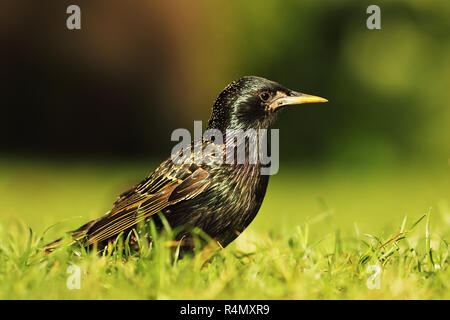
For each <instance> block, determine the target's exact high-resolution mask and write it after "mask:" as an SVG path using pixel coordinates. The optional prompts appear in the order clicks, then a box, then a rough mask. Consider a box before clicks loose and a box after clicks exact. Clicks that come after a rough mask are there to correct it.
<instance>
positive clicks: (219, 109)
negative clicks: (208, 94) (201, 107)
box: [208, 76, 328, 131]
mask: <svg viewBox="0 0 450 320" xmlns="http://www.w3.org/2000/svg"><path fill="white" fill-rule="evenodd" d="M327 101H328V100H326V99H324V98H320V97H316V96H311V95H308V94H304V93H300V92H296V91H293V90H290V89H288V88H285V87H283V86H282V85H280V84H278V83H276V82H273V81H270V80H267V79H264V78H260V77H254V76H248V77H242V78H240V79H238V80H236V81H233V82H232V83H230V84H229V85H228V86H227V87H226V88H225V89H224V90H223V91H222V92H221V93H220V94H219V96H218V97H217V99H216V101H215V103H214V106H213V111H212V115H211V118H210V120H209V124H208V128H209V129H219V130H221V131H224V130H226V129H243V130H247V129H267V128H269V127H270V125H271V124H272V123H273V121H274V120H275V118H276V115H277V114H278V112H279V111H280V110H282V109H284V108H285V107H286V106H289V105H297V104H303V103H317V102H327Z"/></svg>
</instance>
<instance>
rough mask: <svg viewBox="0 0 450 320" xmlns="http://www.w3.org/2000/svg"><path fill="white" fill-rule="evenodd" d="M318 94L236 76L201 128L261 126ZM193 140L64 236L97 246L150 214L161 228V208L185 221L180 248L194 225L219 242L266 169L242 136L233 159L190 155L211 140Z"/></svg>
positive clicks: (174, 222) (250, 202)
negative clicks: (182, 155) (180, 156)
mask: <svg viewBox="0 0 450 320" xmlns="http://www.w3.org/2000/svg"><path fill="white" fill-rule="evenodd" d="M326 101H327V100H326V99H324V98H320V97H315V96H311V95H307V94H303V93H299V92H296V91H293V90H290V89H287V88H285V87H283V86H282V85H280V84H278V83H276V82H273V81H270V80H267V79H264V78H260V77H254V76H248V77H242V78H240V79H238V80H236V81H234V82H232V83H231V84H229V85H228V86H227V87H226V88H225V89H224V90H223V91H222V92H221V93H220V94H219V96H218V97H217V99H216V101H215V103H214V105H213V108H212V115H211V118H210V119H209V122H208V128H207V129H216V130H219V131H220V132H221V133H223V134H224V135H226V132H227V130H229V129H234V130H248V129H255V130H259V129H269V128H270V126H271V124H272V123H273V122H274V120H275V118H276V115H277V114H278V112H279V111H280V110H282V109H284V107H285V106H288V105H295V104H303V103H314V102H326ZM197 143H200V145H201V148H200V149H199V148H197V149H196V148H195V147H194V148H193V149H194V152H191V154H190V156H189V157H188V158H189V161H183V162H176V161H174V159H173V157H171V158H169V159H167V160H166V161H164V162H163V163H161V164H160V165H159V167H158V168H156V170H155V171H153V173H151V174H150V175H149V176H148V178H146V179H145V180H143V181H142V182H140V183H139V184H137V185H136V186H134V187H133V188H131V189H130V190H128V191H126V192H124V193H122V194H121V195H120V196H119V197H118V199H117V201H116V202H115V203H114V205H113V208H112V209H111V210H110V211H109V212H107V213H106V214H105V215H104V216H102V217H100V218H98V219H95V220H93V221H90V222H88V223H86V224H85V225H83V226H81V227H80V228H78V229H77V230H75V231H73V232H71V233H70V235H71V237H72V238H74V239H78V240H79V239H81V240H80V241H81V243H82V245H84V246H85V247H88V246H96V247H97V248H100V249H101V248H104V247H105V246H106V245H108V243H110V242H111V241H114V240H115V239H116V238H117V236H118V235H119V234H129V233H130V232H131V231H133V229H135V228H137V226H138V225H141V224H142V223H144V224H145V223H149V221H150V220H153V222H154V223H155V226H156V227H157V228H158V229H160V228H162V227H163V226H162V222H161V219H160V218H161V214H162V216H163V217H164V218H165V219H166V220H167V222H168V223H169V225H170V226H171V227H172V228H176V227H181V226H183V227H185V230H186V231H183V232H180V234H178V235H177V240H182V243H183V244H182V246H183V248H187V249H188V250H189V249H191V248H192V247H193V245H192V243H193V241H192V234H191V233H190V232H189V230H193V229H194V228H196V229H201V230H202V231H203V232H205V233H206V234H207V235H208V236H209V237H210V238H211V239H213V240H215V241H216V242H217V243H218V244H219V245H220V246H221V247H225V246H227V245H228V244H229V243H230V242H232V241H233V240H234V239H235V238H236V237H237V236H238V235H239V234H240V233H241V232H243V231H244V230H245V228H246V227H247V226H248V225H249V224H250V223H251V221H252V220H253V219H254V218H255V216H256V214H257V213H258V211H259V208H260V207H261V204H262V202H263V199H264V196H265V193H266V189H267V184H268V182H269V175H264V174H261V170H260V169H261V167H262V166H263V165H262V163H261V162H260V161H259V160H257V161H253V162H252V161H250V160H249V159H250V152H251V151H250V149H251V148H249V146H248V143H249V141H248V140H246V148H245V149H244V150H245V157H244V161H243V162H240V163H238V162H234V163H224V162H221V163H220V162H212V161H210V162H207V161H206V162H205V161H203V162H199V161H193V159H194V158H195V156H198V155H196V154H195V152H198V150H200V152H201V151H202V150H203V149H202V148H204V147H205V146H206V145H208V143H209V144H210V143H211V141H209V142H206V141H203V140H202V141H200V142H198V141H197ZM194 145H195V142H192V146H194ZM234 147H236V148H237V147H238V146H237V145H235V146H234ZM223 148H224V149H225V146H223ZM196 150H197V151H196ZM157 213H160V214H157ZM59 243H60V240H57V241H55V242H53V243H50V244H48V245H47V246H46V247H45V251H46V252H50V251H52V250H53V249H54V248H56V247H57V246H58V244H59Z"/></svg>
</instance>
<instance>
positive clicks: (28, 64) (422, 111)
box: [0, 0, 450, 164]
mask: <svg viewBox="0 0 450 320" xmlns="http://www.w3.org/2000/svg"><path fill="white" fill-rule="evenodd" d="M70 4H78V5H79V6H80V7H81V12H82V15H81V19H82V29H81V30H79V31H70V30H68V29H67V28H66V19H67V17H68V14H66V8H67V6H68V5H70ZM369 4H373V3H369V2H367V1H217V2H215V1H214V2H210V1H138V2H128V1H103V0H102V1H100V0H99V1H45V2H38V1H6V2H5V1H4V2H3V3H2V10H1V12H0V41H1V42H0V43H1V44H2V45H1V56H0V57H1V64H2V96H1V110H2V116H1V120H0V153H1V154H2V155H3V156H5V155H6V156H8V155H11V156H15V155H20V156H26V157H28V156H34V157H52V158H53V157H71V158H82V159H90V158H96V157H100V158H103V157H109V158H120V159H122V158H148V157H151V158H155V159H160V160H161V158H164V157H167V156H168V155H169V153H170V148H171V147H172V146H173V145H174V142H171V141H170V134H171V132H172V131H173V130H174V129H176V128H179V127H184V128H188V129H190V130H193V121H194V120H203V121H204V124H206V121H207V119H208V117H209V113H210V110H211V106H212V103H213V101H214V99H215V98H216V96H217V95H218V93H219V92H220V91H221V90H222V89H223V88H224V87H225V86H226V85H227V84H228V83H229V82H231V81H232V80H234V79H236V78H239V77H241V76H244V75H258V76H263V77H266V78H269V79H272V80H275V81H277V82H280V83H282V84H284V85H286V86H287V87H289V88H292V89H295V90H298V91H302V92H305V93H309V94H314V95H319V96H323V97H326V98H328V99H329V101H330V102H329V103H328V104H320V105H305V106H302V107H297V108H296V110H290V112H289V113H284V114H282V115H281V116H280V119H279V121H278V122H277V123H276V127H277V128H280V129H281V132H280V139H281V149H282V150H281V152H280V153H281V157H282V159H293V160H294V161H304V162H307V163H323V162H324V161H327V160H329V159H332V160H333V161H339V160H341V161H342V162H344V163H347V162H348V163H351V164H356V163H364V162H369V163H370V162H374V161H375V162H378V161H380V162H399V161H400V162H401V161H412V159H416V160H419V161H421V160H423V159H424V158H425V159H429V158H438V159H440V160H443V159H446V157H448V151H449V150H448V146H449V143H450V139H449V125H450V111H449V108H448V101H449V100H450V96H449V95H450V94H449V91H448V88H449V87H450V80H449V79H450V61H449V60H450V41H449V39H450V37H449V36H450V32H449V30H450V28H449V19H448V14H449V12H450V10H449V2H448V1H433V2H423V3H420V2H417V1H396V2H393V1H392V2H386V3H385V2H382V3H379V5H380V6H381V8H382V9H381V10H382V11H381V15H382V29H381V30H368V29H367V28H366V19H367V17H368V15H367V14H366V8H367V6H368V5H369ZM288 114H289V115H288Z"/></svg>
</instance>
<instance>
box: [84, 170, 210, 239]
mask: <svg viewBox="0 0 450 320" xmlns="http://www.w3.org/2000/svg"><path fill="white" fill-rule="evenodd" d="M194 169H195V170H194ZM170 171H171V172H170V174H169V173H168V172H167V171H163V172H158V170H157V171H155V172H154V174H153V175H151V176H150V177H149V178H148V179H146V180H144V181H143V182H142V183H140V184H139V185H137V186H136V187H135V188H133V189H130V190H129V191H127V192H125V193H123V194H121V195H120V196H119V199H118V200H117V201H116V203H115V204H114V207H113V209H112V210H111V211H110V212H109V213H108V214H106V215H105V216H104V217H102V218H99V219H97V220H95V223H94V224H90V225H89V228H87V229H85V230H83V231H85V232H82V233H80V232H79V231H81V230H77V231H78V234H82V235H84V236H87V241H86V242H85V245H86V246H87V245H91V244H93V243H96V242H100V241H103V240H106V239H108V238H110V237H112V236H114V235H117V234H119V233H120V232H122V231H124V230H126V229H128V228H130V227H132V226H134V225H136V224H137V223H139V222H140V221H142V220H144V219H145V218H147V217H149V216H151V215H153V214H155V213H157V212H159V211H161V210H162V209H164V208H165V207H167V206H170V205H172V204H174V203H177V202H179V201H182V200H185V199H190V198H193V197H195V196H197V195H198V194H200V193H201V192H203V191H204V190H205V189H206V188H207V187H208V185H209V181H208V180H207V179H206V178H207V177H208V175H209V173H208V171H206V170H205V169H202V168H201V167H198V166H195V168H192V166H191V167H189V166H182V167H176V168H172V170H170ZM179 177H182V179H181V178H179Z"/></svg>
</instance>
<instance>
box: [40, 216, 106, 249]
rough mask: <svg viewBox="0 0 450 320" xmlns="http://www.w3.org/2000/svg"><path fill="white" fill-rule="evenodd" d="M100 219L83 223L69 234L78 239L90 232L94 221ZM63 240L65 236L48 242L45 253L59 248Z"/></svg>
mask: <svg viewBox="0 0 450 320" xmlns="http://www.w3.org/2000/svg"><path fill="white" fill-rule="evenodd" d="M98 220H99V219H95V220H92V221H90V222H88V223H86V224H84V225H82V226H81V227H79V228H78V229H76V230H74V231H71V232H69V236H70V237H71V238H72V239H73V240H77V239H80V238H82V237H84V236H85V235H87V234H88V232H89V229H90V228H91V227H92V225H93V224H94V223H96V222H97V221H98ZM63 240H64V238H59V239H56V240H54V241H52V242H50V243H48V244H46V245H45V246H44V254H45V255H47V254H49V253H51V252H53V251H55V250H56V249H57V248H59V247H60V246H61V244H62V243H63Z"/></svg>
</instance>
